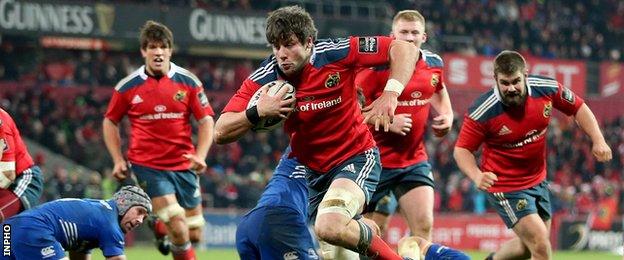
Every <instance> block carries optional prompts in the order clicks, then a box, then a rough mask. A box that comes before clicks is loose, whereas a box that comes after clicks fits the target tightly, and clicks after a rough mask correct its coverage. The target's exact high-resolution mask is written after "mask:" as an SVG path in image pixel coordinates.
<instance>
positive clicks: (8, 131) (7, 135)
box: [0, 119, 16, 163]
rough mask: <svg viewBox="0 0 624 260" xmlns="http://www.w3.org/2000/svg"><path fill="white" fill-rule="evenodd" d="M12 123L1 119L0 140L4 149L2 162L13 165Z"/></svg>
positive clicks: (13, 132) (13, 142)
mask: <svg viewBox="0 0 624 260" xmlns="http://www.w3.org/2000/svg"><path fill="white" fill-rule="evenodd" d="M12 123H13V122H11V121H9V120H6V119H2V122H1V123H0V139H2V141H1V142H3V146H4V148H3V149H2V160H1V161H2V162H12V163H15V138H14V136H15V134H16V133H15V131H13V127H12V125H11V124H12Z"/></svg>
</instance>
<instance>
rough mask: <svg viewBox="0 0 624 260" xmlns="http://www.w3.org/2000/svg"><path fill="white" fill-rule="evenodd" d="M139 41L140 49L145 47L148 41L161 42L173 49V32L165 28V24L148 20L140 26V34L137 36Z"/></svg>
mask: <svg viewBox="0 0 624 260" xmlns="http://www.w3.org/2000/svg"><path fill="white" fill-rule="evenodd" d="M139 41H140V42H141V49H145V48H147V44H148V43H150V42H162V43H163V44H165V45H167V47H169V48H172V49H173V33H171V30H169V28H167V26H165V25H163V24H161V23H159V22H156V21H152V20H149V21H147V22H145V24H144V25H143V27H141V36H140V37H139Z"/></svg>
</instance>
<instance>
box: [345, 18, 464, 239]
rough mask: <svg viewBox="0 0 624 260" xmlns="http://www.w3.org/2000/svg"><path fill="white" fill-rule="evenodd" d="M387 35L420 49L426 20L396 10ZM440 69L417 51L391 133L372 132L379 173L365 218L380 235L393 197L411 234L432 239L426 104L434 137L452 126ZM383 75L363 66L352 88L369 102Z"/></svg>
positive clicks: (426, 54) (385, 75)
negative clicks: (378, 155)
mask: <svg viewBox="0 0 624 260" xmlns="http://www.w3.org/2000/svg"><path fill="white" fill-rule="evenodd" d="M390 36H391V37H393V38H395V39H397V40H403V41H407V42H410V43H412V44H414V45H415V46H416V47H417V48H419V49H420V47H421V45H422V44H423V43H424V42H425V41H426V40H427V34H426V33H425V18H424V17H423V16H422V15H421V14H420V13H419V12H418V11H416V10H403V11H400V12H398V13H397V14H396V15H395V16H394V19H393V21H392V33H391V34H390ZM442 69H443V63H442V58H440V56H438V55H437V54H434V53H432V52H429V51H427V50H422V49H421V53H420V59H419V60H418V61H417V62H416V66H415V68H414V70H413V74H412V77H411V79H410V81H409V83H408V84H407V85H406V86H405V90H404V91H403V93H402V94H401V96H399V98H398V100H399V105H398V107H397V110H396V112H395V113H396V115H395V116H394V121H393V122H392V125H391V126H390V132H381V131H371V132H373V136H374V137H375V141H376V142H377V146H378V147H379V150H380V153H381V165H383V169H382V172H381V177H380V180H379V185H377V190H376V191H375V193H374V194H373V197H372V199H371V202H370V203H369V204H368V207H367V211H368V212H371V213H369V214H366V216H367V217H369V218H371V219H373V220H375V221H376V222H377V225H379V227H380V229H381V232H382V234H383V233H384V232H385V228H386V226H387V221H388V216H389V215H390V214H392V213H393V212H394V207H389V206H390V205H396V202H393V201H391V200H394V199H395V197H396V199H398V202H399V203H398V204H399V207H400V209H401V212H402V213H403V214H402V215H403V216H404V217H405V219H406V220H407V224H408V226H409V228H410V231H411V234H412V235H414V236H419V237H422V238H426V239H428V240H431V227H432V226H433V193H434V192H433V188H434V181H433V174H432V173H431V165H430V164H429V163H428V162H427V159H428V157H427V151H426V149H425V141H424V138H425V130H426V127H427V124H426V123H427V117H428V116H429V107H430V104H431V105H432V106H433V108H434V109H435V111H436V112H438V115H437V116H436V117H434V118H433V124H432V128H433V130H434V133H435V134H436V136H438V137H441V136H444V135H446V133H448V131H449V130H450V128H451V126H452V123H453V109H452V107H451V101H450V99H449V95H448V93H447V91H446V87H445V85H444V76H443V72H442ZM388 76H389V71H388V67H387V66H381V67H373V68H368V69H364V70H362V71H360V72H359V73H358V75H357V77H356V80H355V82H356V83H355V84H356V86H358V87H361V88H362V90H363V94H364V97H365V100H366V101H368V102H370V101H371V100H374V99H375V98H377V97H378V96H379V95H380V94H381V89H380V88H379V86H381V85H383V84H384V82H385V81H386V80H387V79H388ZM364 112H365V113H366V111H364ZM371 128H372V126H371ZM371 130H373V129H371ZM415 201H417V203H414V202H415Z"/></svg>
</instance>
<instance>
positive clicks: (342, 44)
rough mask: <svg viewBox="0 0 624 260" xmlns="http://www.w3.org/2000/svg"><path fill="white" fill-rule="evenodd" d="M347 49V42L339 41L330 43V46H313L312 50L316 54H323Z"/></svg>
mask: <svg viewBox="0 0 624 260" xmlns="http://www.w3.org/2000/svg"><path fill="white" fill-rule="evenodd" d="M346 47H349V41H340V42H338V43H334V42H332V43H330V44H317V45H316V46H314V50H315V51H316V52H325V51H328V50H335V49H342V48H346Z"/></svg>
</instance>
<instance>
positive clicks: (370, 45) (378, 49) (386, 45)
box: [345, 36, 392, 67]
mask: <svg viewBox="0 0 624 260" xmlns="http://www.w3.org/2000/svg"><path fill="white" fill-rule="evenodd" d="M391 43H392V38H390V37H387V36H368V37H356V36H352V37H350V38H349V47H350V48H349V54H348V56H347V59H346V60H345V63H348V64H350V65H352V66H355V67H372V66H378V65H383V64H387V63H388V62H389V61H390V44H391Z"/></svg>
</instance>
